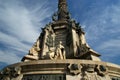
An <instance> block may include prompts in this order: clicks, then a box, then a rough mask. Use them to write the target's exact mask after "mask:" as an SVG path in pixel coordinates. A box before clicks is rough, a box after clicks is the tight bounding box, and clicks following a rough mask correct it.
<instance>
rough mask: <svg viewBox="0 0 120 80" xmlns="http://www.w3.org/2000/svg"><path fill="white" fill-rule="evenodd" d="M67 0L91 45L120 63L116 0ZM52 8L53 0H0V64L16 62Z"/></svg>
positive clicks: (119, 15)
mask: <svg viewBox="0 0 120 80" xmlns="http://www.w3.org/2000/svg"><path fill="white" fill-rule="evenodd" d="M67 1H68V6H69V11H70V13H71V17H72V18H73V19H75V20H76V21H77V22H80V24H81V26H82V27H83V28H84V30H85V32H86V39H87V42H88V44H89V45H90V46H91V48H93V49H94V50H95V51H97V52H98V53H100V54H101V55H102V56H101V59H102V60H103V61H105V62H112V63H115V64H119V65H120V59H119V58H120V22H119V21H120V0H100V1H99V0H67ZM56 11H57V0H0V68H2V67H4V66H6V65H9V64H13V63H17V62H20V60H21V59H22V57H23V56H24V55H25V54H27V53H28V50H29V49H30V48H31V47H32V45H33V43H34V42H35V41H36V39H37V38H38V36H39V34H40V32H41V28H42V27H44V26H45V25H46V24H47V23H49V22H51V21H52V20H51V16H52V14H53V13H54V12H56Z"/></svg>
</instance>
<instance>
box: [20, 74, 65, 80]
mask: <svg viewBox="0 0 120 80" xmlns="http://www.w3.org/2000/svg"><path fill="white" fill-rule="evenodd" d="M22 80H66V75H64V74H50V75H48V74H44V75H41V74H40V75H25V76H23V79H22Z"/></svg>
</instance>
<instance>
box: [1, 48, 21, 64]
mask: <svg viewBox="0 0 120 80" xmlns="http://www.w3.org/2000/svg"><path fill="white" fill-rule="evenodd" d="M20 60H21V58H20V57H18V56H17V55H16V53H14V52H12V51H10V52H9V51H7V50H6V51H0V62H4V63H6V64H13V63H16V62H20Z"/></svg>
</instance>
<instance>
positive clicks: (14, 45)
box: [0, 0, 53, 63]
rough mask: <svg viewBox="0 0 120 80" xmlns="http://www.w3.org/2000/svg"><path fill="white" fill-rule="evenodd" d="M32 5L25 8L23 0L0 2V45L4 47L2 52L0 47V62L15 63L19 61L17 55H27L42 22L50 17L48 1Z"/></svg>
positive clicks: (50, 9)
mask: <svg viewBox="0 0 120 80" xmlns="http://www.w3.org/2000/svg"><path fill="white" fill-rule="evenodd" d="M41 2H42V3H41ZM34 4H35V3H34ZM34 4H31V5H29V6H26V5H25V3H24V0H21V1H20V0H0V43H1V44H2V45H4V46H5V47H6V50H2V46H0V56H2V57H0V62H5V63H15V62H18V60H20V57H18V56H17V55H18V54H21V55H24V54H25V53H26V54H27V52H28V50H29V48H30V47H32V44H33V43H34V42H35V41H36V39H37V38H38V36H39V34H40V28H41V27H44V26H43V25H45V24H44V23H45V21H44V20H45V19H46V18H49V17H50V16H51V15H52V13H53V11H52V6H50V7H47V4H49V2H48V1H44V0H41V1H40V2H39V3H37V2H36V4H37V5H34ZM48 13H49V14H48ZM12 50H15V51H14V52H13V51H12ZM20 52H23V53H20Z"/></svg>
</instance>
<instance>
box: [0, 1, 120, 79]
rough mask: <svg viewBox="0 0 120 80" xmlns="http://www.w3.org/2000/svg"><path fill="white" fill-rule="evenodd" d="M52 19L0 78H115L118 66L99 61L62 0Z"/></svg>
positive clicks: (119, 73)
mask: <svg viewBox="0 0 120 80" xmlns="http://www.w3.org/2000/svg"><path fill="white" fill-rule="evenodd" d="M52 19H53V22H52V23H49V24H47V25H46V26H45V27H44V28H42V32H41V34H40V36H39V38H38V39H37V41H36V42H35V43H34V45H33V47H32V48H31V49H30V50H29V52H28V54H27V55H25V56H24V57H23V59H22V61H23V62H20V63H17V64H13V65H9V66H7V67H6V68H4V69H3V70H2V71H1V72H0V80H111V79H112V80H119V79H120V66H119V65H115V64H112V63H106V62H102V61H101V60H100V58H99V56H100V54H99V53H97V52H95V51H94V50H93V49H91V47H90V46H89V45H88V44H87V42H86V39H85V32H84V30H83V29H82V28H81V26H80V24H79V23H77V22H76V21H75V20H73V19H71V18H70V16H69V12H68V10H67V2H66V0H59V3H58V11H57V12H56V13H55V14H54V15H53V17H52Z"/></svg>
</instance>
